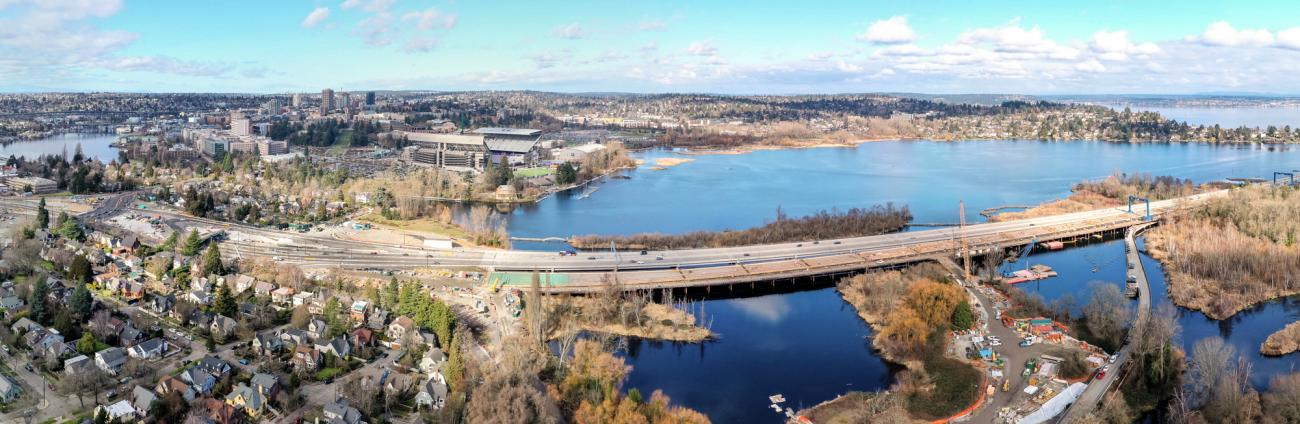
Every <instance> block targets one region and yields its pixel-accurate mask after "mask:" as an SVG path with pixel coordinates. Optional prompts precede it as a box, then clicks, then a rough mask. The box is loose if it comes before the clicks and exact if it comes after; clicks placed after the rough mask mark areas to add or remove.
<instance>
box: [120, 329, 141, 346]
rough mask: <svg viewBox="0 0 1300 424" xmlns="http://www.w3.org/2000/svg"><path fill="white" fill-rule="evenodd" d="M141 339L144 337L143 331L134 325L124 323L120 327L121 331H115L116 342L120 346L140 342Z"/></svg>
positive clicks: (133, 344)
mask: <svg viewBox="0 0 1300 424" xmlns="http://www.w3.org/2000/svg"><path fill="white" fill-rule="evenodd" d="M143 339H144V333H142V332H140V330H137V329H136V328H135V326H133V325H131V324H124V325H123V327H122V331H119V332H118V333H117V340H118V343H121V344H122V346H124V347H132V346H135V345H136V343H140V341H141V340H143Z"/></svg>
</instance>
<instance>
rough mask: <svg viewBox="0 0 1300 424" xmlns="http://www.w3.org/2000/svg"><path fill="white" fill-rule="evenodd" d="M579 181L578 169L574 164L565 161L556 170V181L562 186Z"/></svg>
mask: <svg viewBox="0 0 1300 424" xmlns="http://www.w3.org/2000/svg"><path fill="white" fill-rule="evenodd" d="M577 181H578V169H577V168H574V167H573V164H571V163H568V162H565V163H563V164H561V165H560V167H559V169H556V170H555V183H556V184H559V185H561V186H564V185H569V184H573V183H575V182H577Z"/></svg>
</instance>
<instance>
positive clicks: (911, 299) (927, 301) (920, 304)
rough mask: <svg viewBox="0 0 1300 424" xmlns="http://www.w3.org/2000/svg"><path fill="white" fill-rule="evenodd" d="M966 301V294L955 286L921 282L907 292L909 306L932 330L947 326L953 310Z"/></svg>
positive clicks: (913, 285)
mask: <svg viewBox="0 0 1300 424" xmlns="http://www.w3.org/2000/svg"><path fill="white" fill-rule="evenodd" d="M965 299H966V294H965V292H963V291H962V289H961V288H959V287H957V286H956V285H953V284H945V283H939V282H935V281H929V280H924V281H919V282H916V283H914V284H912V286H911V287H909V288H908V290H907V305H908V306H910V307H911V308H912V311H913V312H916V314H917V315H918V316H920V317H921V319H922V320H924V321H925V322H926V324H928V325H929V326H930V327H931V328H935V327H939V326H940V325H944V324H947V323H949V322H950V321H951V319H952V313H953V312H952V311H953V308H956V307H957V304H959V303H961V302H963V301H964V300H965Z"/></svg>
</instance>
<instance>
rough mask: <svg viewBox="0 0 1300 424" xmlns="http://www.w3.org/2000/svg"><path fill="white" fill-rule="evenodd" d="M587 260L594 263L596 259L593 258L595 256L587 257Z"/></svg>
mask: <svg viewBox="0 0 1300 424" xmlns="http://www.w3.org/2000/svg"><path fill="white" fill-rule="evenodd" d="M587 260H589V261H594V260H596V257H595V256H588V257H587Z"/></svg>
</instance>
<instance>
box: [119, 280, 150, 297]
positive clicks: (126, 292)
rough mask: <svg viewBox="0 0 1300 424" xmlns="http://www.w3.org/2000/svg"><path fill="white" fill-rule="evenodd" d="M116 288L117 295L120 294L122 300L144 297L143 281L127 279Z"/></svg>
mask: <svg viewBox="0 0 1300 424" xmlns="http://www.w3.org/2000/svg"><path fill="white" fill-rule="evenodd" d="M118 289H119V293H118V296H121V297H122V299H124V300H128V301H131V300H139V299H142V298H144V283H141V282H139V281H128V282H126V284H122V285H121V286H120V287H118Z"/></svg>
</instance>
